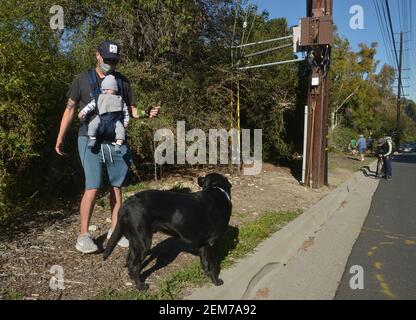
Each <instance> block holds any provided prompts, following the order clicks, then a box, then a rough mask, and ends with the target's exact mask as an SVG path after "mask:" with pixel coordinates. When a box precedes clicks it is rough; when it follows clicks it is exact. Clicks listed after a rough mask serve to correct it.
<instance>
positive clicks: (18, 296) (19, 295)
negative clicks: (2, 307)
mask: <svg viewBox="0 0 416 320" xmlns="http://www.w3.org/2000/svg"><path fill="white" fill-rule="evenodd" d="M24 296H25V294H24V293H23V292H19V291H10V292H6V293H5V294H4V295H3V300H22V299H23V298H24Z"/></svg>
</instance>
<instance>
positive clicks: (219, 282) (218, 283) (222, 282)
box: [214, 278, 224, 286]
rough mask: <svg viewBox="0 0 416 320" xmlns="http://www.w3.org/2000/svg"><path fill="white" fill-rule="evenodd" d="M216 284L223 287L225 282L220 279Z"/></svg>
mask: <svg viewBox="0 0 416 320" xmlns="http://www.w3.org/2000/svg"><path fill="white" fill-rule="evenodd" d="M214 284H215V285H216V286H222V285H223V284H224V281H222V279H220V278H218V279H217V280H215V281H214Z"/></svg>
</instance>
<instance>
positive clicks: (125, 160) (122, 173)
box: [78, 136, 131, 190]
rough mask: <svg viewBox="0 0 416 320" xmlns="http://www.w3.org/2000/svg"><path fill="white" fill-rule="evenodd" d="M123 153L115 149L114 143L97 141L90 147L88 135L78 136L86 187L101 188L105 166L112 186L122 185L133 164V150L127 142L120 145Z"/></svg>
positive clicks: (87, 188)
mask: <svg viewBox="0 0 416 320" xmlns="http://www.w3.org/2000/svg"><path fill="white" fill-rule="evenodd" d="M120 149H121V153H117V152H115V150H114V145H112V144H107V143H101V144H100V143H97V144H96V146H95V147H94V148H92V149H89V148H88V136H79V137H78V152H79V157H80V159H81V163H82V167H83V168H84V175H85V189H86V190H90V189H99V188H100V187H101V185H102V177H103V170H104V166H105V167H106V169H107V173H108V180H109V181H110V184H111V186H113V187H121V186H122V185H123V183H124V181H125V180H126V177H127V173H128V171H129V167H130V164H131V152H130V149H129V147H128V146H127V145H126V144H123V145H122V146H120Z"/></svg>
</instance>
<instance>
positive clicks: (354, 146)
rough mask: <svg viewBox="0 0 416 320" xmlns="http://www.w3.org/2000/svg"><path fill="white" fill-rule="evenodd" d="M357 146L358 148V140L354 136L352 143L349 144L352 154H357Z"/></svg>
mask: <svg viewBox="0 0 416 320" xmlns="http://www.w3.org/2000/svg"><path fill="white" fill-rule="evenodd" d="M356 148H357V140H355V139H354V138H352V139H351V141H350V144H349V145H348V150H350V151H351V155H353V156H355V154H356V153H357V150H356Z"/></svg>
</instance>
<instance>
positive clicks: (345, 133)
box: [328, 127, 359, 152]
mask: <svg viewBox="0 0 416 320" xmlns="http://www.w3.org/2000/svg"><path fill="white" fill-rule="evenodd" d="M358 135H359V134H358V133H357V132H355V131H354V130H352V129H350V128H344V127H337V128H335V129H334V130H333V131H332V132H331V133H330V134H329V143H328V145H329V149H332V150H338V151H342V152H345V151H348V145H349V144H350V142H351V139H352V138H355V139H357V137H358Z"/></svg>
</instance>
